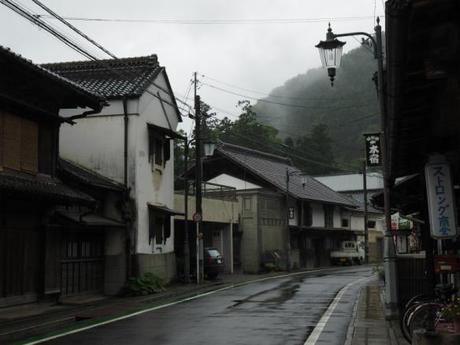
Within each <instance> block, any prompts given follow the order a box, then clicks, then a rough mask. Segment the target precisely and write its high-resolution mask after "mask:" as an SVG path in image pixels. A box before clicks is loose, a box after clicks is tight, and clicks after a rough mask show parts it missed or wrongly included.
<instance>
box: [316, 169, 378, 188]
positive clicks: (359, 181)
mask: <svg viewBox="0 0 460 345" xmlns="http://www.w3.org/2000/svg"><path fill="white" fill-rule="evenodd" d="M315 179H317V180H318V181H320V182H321V183H323V184H325V185H326V186H328V187H329V188H331V189H333V190H335V191H336V192H352V191H362V190H363V174H344V175H329V176H315ZM366 180H367V189H368V190H376V189H377V190H378V189H383V177H382V174H380V173H367V174H366Z"/></svg>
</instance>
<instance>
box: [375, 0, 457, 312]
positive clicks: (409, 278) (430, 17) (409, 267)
mask: <svg viewBox="0 0 460 345" xmlns="http://www.w3.org/2000/svg"><path fill="white" fill-rule="evenodd" d="M459 11H460V3H459V2H458V1H456V0H391V1H387V2H386V16H385V20H386V41H387V44H386V47H387V48H386V49H387V63H386V66H387V67H386V77H387V78H386V89H387V92H386V95H387V97H386V106H387V107H386V108H387V117H386V121H385V128H384V132H385V139H386V141H387V144H388V172H389V183H390V185H392V189H391V194H390V199H391V207H392V209H393V210H395V209H397V210H398V211H399V212H400V213H401V214H403V215H410V216H411V217H412V219H413V220H414V221H416V223H417V224H418V226H419V228H420V232H419V240H420V241H421V243H422V249H423V253H422V254H421V255H418V256H417V257H413V258H409V257H398V261H397V269H398V277H399V302H400V303H401V305H402V304H403V303H404V302H405V301H406V300H407V299H408V298H410V297H411V296H413V295H416V294H418V293H422V292H428V293H431V292H432V291H433V287H434V285H435V284H436V283H440V282H443V283H446V282H451V283H456V284H457V286H458V281H459V273H458V265H457V263H456V262H458V258H459V254H460V247H459V242H458V239H457V238H458V228H457V226H458V225H451V224H458V210H459V205H458V202H457V201H458V200H460V199H459V198H460V194H459V191H460V189H459V186H460V159H459V157H460V142H459V138H460V117H459V116H458V115H459V114H458V109H459V108H460V97H459V94H460V68H459V64H458V56H459V53H460V40H459V38H458V37H459V35H460V22H459V20H458V13H459ZM433 164H435V165H437V166H438V167H441V166H442V167H443V168H442V169H443V170H442V171H441V172H442V174H441V175H442V176H441V175H439V176H434V175H433V169H432V168H433V166H434V165H433ZM448 172H450V174H449V173H448ZM448 175H450V178H449V176H448ZM401 177H404V178H403V179H401V180H400V181H399V182H398V183H395V181H396V179H398V178H401ZM433 177H435V178H436V179H435V182H436V185H434V186H433V185H432V183H433ZM438 177H439V178H438ZM436 188H437V189H436ZM433 190H435V194H433V193H432V191H433ZM448 195H453V199H449V198H448ZM456 200H457V201H456ZM376 202H377V203H378V204H380V205H381V204H382V203H383V201H382V198H381V197H380V198H379V197H377V198H376ZM430 205H434V207H432V206H430ZM447 209H449V210H450V211H453V212H452V213H450V212H447V211H446V210H447ZM443 213H445V214H443ZM448 213H449V216H448V218H449V219H447V221H445V220H444V217H447V214H448ZM446 224H447V226H448V229H447V228H445V227H446ZM443 228H444V230H446V229H447V230H448V231H443ZM438 230H442V231H440V232H439V231H438ZM442 239H443V240H442ZM441 240H442V241H441ZM442 256H444V257H446V256H447V257H449V259H448V260H450V261H449V262H450V263H449V264H448V265H439V263H440V259H442V258H441V257H442ZM444 259H445V258H444ZM444 259H442V260H444ZM442 267H444V268H442ZM443 269H445V271H444V272H443Z"/></svg>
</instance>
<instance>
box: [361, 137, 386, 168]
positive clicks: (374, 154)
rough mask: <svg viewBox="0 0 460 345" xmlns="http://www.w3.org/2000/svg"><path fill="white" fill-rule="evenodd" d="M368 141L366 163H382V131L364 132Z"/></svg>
mask: <svg viewBox="0 0 460 345" xmlns="http://www.w3.org/2000/svg"><path fill="white" fill-rule="evenodd" d="M364 140H365V142H366V164H367V166H368V167H376V166H381V165H382V150H381V145H380V133H369V134H364Z"/></svg>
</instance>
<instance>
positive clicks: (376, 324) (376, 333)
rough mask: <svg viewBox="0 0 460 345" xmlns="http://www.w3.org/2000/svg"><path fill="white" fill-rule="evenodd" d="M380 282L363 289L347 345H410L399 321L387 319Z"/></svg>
mask: <svg viewBox="0 0 460 345" xmlns="http://www.w3.org/2000/svg"><path fill="white" fill-rule="evenodd" d="M382 288H383V287H382V286H381V284H380V282H378V281H377V280H373V281H371V282H369V283H368V284H367V285H366V286H364V287H363V288H362V289H361V293H360V295H359V300H358V303H357V306H356V307H355V308H356V309H355V312H354V317H353V320H352V321H351V324H350V327H349V336H350V337H349V339H348V341H347V343H346V344H347V345H409V343H408V342H407V341H406V340H405V339H404V337H403V336H402V334H401V331H400V330H399V322H398V320H391V321H388V320H386V319H385V314H384V308H383V305H382V299H381V297H380V296H381V294H380V292H381V289H382Z"/></svg>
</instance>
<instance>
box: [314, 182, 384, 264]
mask: <svg viewBox="0 0 460 345" xmlns="http://www.w3.org/2000/svg"><path fill="white" fill-rule="evenodd" d="M315 178H316V179H317V180H318V181H320V182H321V183H323V184H325V185H326V186H328V187H329V188H331V189H333V190H335V191H336V192H338V193H340V194H344V195H346V196H348V197H350V198H353V200H355V202H356V203H357V206H358V207H357V208H355V209H353V210H350V226H351V227H352V229H354V230H355V231H357V232H358V234H359V236H358V239H359V240H360V241H363V240H364V184H363V182H364V181H363V174H343V175H329V176H316V177H315ZM366 187H367V192H368V209H367V211H368V221H367V226H368V229H369V261H370V262H380V261H381V260H382V258H383V231H384V224H385V223H384V215H383V210H378V209H375V208H374V207H372V206H371V204H370V200H371V197H372V196H373V195H375V194H378V193H381V192H382V190H383V177H382V175H381V174H380V173H367V174H366Z"/></svg>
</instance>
